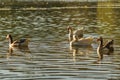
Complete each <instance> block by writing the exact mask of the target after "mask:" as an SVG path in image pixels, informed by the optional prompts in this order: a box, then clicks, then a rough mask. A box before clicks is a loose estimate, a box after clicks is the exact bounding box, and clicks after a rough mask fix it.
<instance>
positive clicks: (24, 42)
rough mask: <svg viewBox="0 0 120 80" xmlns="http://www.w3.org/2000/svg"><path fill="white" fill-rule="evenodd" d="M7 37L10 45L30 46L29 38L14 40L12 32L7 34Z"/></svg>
mask: <svg viewBox="0 0 120 80" xmlns="http://www.w3.org/2000/svg"><path fill="white" fill-rule="evenodd" d="M6 39H8V40H9V47H26V46H28V42H29V40H28V39H20V40H16V41H13V38H12V36H11V35H10V34H8V35H7V37H6Z"/></svg>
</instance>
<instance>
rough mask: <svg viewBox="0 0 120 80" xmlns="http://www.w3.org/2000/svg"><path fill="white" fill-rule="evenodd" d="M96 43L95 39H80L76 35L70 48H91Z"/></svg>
mask: <svg viewBox="0 0 120 80" xmlns="http://www.w3.org/2000/svg"><path fill="white" fill-rule="evenodd" d="M94 41H95V39H94V38H93V37H87V38H81V39H78V37H77V36H76V35H74V36H73V40H72V41H71V42H70V46H91V44H92V43H93V42H94Z"/></svg>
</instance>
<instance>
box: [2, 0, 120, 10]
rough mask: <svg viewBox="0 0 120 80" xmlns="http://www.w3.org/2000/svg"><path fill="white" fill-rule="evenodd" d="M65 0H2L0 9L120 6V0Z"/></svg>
mask: <svg viewBox="0 0 120 80" xmlns="http://www.w3.org/2000/svg"><path fill="white" fill-rule="evenodd" d="M81 1H82V0H81ZM81 1H77V0H76V1H74V0H73V1H63V0H58V1H57V0H56V1H55V0H54V1H52V0H51V1H47V0H40V1H39V0H27V1H26V0H25V1H24V0H5V1H1V0H0V10H49V9H78V8H120V1H115V0H105V1H103V0H102V1H97V0H96V1H93V2H92V0H91V2H90V1H89V0H86V1H82V2H81Z"/></svg>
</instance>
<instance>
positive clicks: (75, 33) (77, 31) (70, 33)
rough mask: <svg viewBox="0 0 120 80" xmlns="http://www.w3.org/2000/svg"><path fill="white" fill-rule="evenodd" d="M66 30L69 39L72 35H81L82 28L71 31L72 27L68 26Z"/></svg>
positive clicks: (80, 36) (71, 38)
mask: <svg viewBox="0 0 120 80" xmlns="http://www.w3.org/2000/svg"><path fill="white" fill-rule="evenodd" d="M67 29H68V32H69V41H72V40H73V35H75V36H77V37H78V38H79V39H80V38H82V37H83V32H84V31H83V29H78V30H75V31H73V28H72V27H70V26H68V28H67Z"/></svg>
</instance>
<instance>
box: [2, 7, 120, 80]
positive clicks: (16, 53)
mask: <svg viewBox="0 0 120 80" xmlns="http://www.w3.org/2000/svg"><path fill="white" fill-rule="evenodd" d="M67 26H72V27H74V28H75V29H78V28H81V27H85V34H84V36H95V37H99V36H103V38H104V39H105V40H109V39H114V41H115V42H114V48H115V51H114V53H113V54H112V55H104V58H103V60H101V61H98V56H97V52H96V49H95V48H90V47H87V48H85V47H84V48H82V47H80V48H77V49H74V48H73V49H72V50H71V49H70V47H69V42H68V32H67ZM7 34H11V35H12V36H13V38H14V40H16V39H20V38H29V39H30V43H29V47H28V48H23V49H15V50H13V52H12V54H11V51H10V50H9V49H8V40H6V35H7ZM0 80H120V9H119V8H94V9H92V8H80V9H57V10H54V9H48V10H35V11H23V10H22V11H20V10H17V11H14V10H12V11H0Z"/></svg>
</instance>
